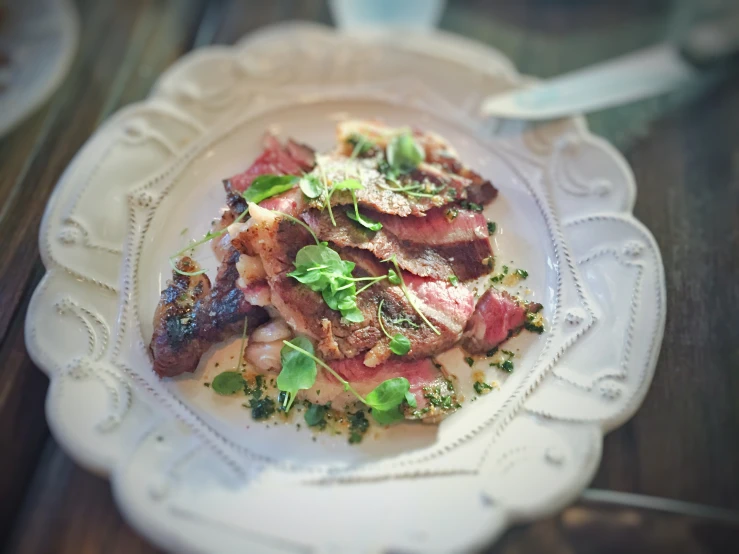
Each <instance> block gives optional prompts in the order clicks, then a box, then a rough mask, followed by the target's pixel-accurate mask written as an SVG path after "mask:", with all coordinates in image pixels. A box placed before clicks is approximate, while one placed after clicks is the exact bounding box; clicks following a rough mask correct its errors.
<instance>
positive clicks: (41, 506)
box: [7, 438, 160, 554]
mask: <svg viewBox="0 0 739 554" xmlns="http://www.w3.org/2000/svg"><path fill="white" fill-rule="evenodd" d="M19 512H20V515H19V518H18V524H17V526H16V533H15V534H14V535H13V536H12V537H11V538H10V540H9V542H8V543H7V552H8V553H17V554H23V553H27V554H44V553H47V552H48V553H50V554H51V553H54V554H99V553H105V554H129V553H140V554H148V553H156V552H160V551H159V550H157V549H156V548H154V547H153V546H152V545H151V544H149V543H148V542H147V541H146V540H145V539H144V538H143V537H141V536H140V535H139V534H138V533H136V532H135V531H134V530H133V529H131V527H130V526H129V525H128V524H127V523H126V522H125V521H124V520H123V518H122V517H121V515H120V513H119V512H118V510H117V508H116V507H115V504H114V502H113V495H112V493H111V491H110V483H108V481H107V480H106V479H103V478H101V477H97V476H95V475H92V474H90V473H88V472H86V471H85V470H83V469H81V468H80V467H78V466H77V465H75V463H74V462H73V461H72V460H71V459H70V458H69V457H68V456H67V455H66V454H65V453H64V452H63V451H62V450H61V448H60V447H59V445H58V444H56V442H55V441H54V440H53V439H52V438H50V439H49V440H48V442H47V443H46V447H45V449H44V453H43V457H42V460H41V463H40V465H39V471H38V472H37V474H36V479H35V480H34V482H33V484H32V486H31V489H30V491H29V493H28V495H27V498H26V501H25V503H24V504H23V505H22V506H20V509H19Z"/></svg>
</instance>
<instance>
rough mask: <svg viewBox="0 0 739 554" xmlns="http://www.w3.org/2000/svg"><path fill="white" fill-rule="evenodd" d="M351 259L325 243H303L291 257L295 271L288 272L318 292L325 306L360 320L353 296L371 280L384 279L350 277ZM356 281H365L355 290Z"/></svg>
mask: <svg viewBox="0 0 739 554" xmlns="http://www.w3.org/2000/svg"><path fill="white" fill-rule="evenodd" d="M354 265H355V264H354V262H350V261H347V260H342V259H341V256H339V253H338V252H336V251H335V250H332V249H331V248H329V247H328V246H326V245H325V244H318V245H310V246H304V247H303V248H301V249H300V250H299V251H298V254H297V256H295V270H294V271H291V272H290V273H288V276H289V277H292V278H293V279H295V280H296V281H298V282H300V283H302V284H304V285H305V286H307V287H308V288H309V289H311V290H312V291H314V292H320V293H321V295H322V297H323V300H324V302H326V305H327V306H328V307H329V308H331V309H332V310H336V311H339V312H341V315H342V317H344V319H346V320H347V321H350V322H352V323H359V322H362V321H364V315H362V312H361V311H360V310H359V308H358V307H357V296H358V295H359V294H361V293H362V292H363V291H364V290H366V289H367V288H369V287H371V286H372V285H374V284H375V283H377V282H379V281H382V280H383V279H386V278H387V275H382V276H379V277H360V278H356V277H354V276H352V271H353V270H354ZM359 281H368V284H367V285H365V286H364V287H362V288H361V289H360V290H359V291H357V287H356V284H355V283H357V282H359Z"/></svg>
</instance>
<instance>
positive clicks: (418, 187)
mask: <svg viewBox="0 0 739 554" xmlns="http://www.w3.org/2000/svg"><path fill="white" fill-rule="evenodd" d="M385 177H386V180H387V182H388V183H391V184H393V185H394V186H389V185H387V184H384V183H377V186H378V187H380V188H381V189H384V190H389V191H391V192H398V193H404V194H407V195H408V196H416V197H419V198H434V197H436V196H438V195H439V193H440V192H441V191H443V190H444V188H445V187H444V186H441V187H434V186H433V185H431V184H430V183H428V182H426V183H419V182H418V181H413V182H412V183H411V184H410V185H406V186H401V184H400V183H398V182H397V181H396V180H395V178H394V177H393V175H392V174H391V175H385ZM421 191H423V192H421ZM455 217H456V216H455Z"/></svg>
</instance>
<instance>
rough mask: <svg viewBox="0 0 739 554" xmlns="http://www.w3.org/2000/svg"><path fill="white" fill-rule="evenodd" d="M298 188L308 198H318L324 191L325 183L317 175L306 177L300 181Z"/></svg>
mask: <svg viewBox="0 0 739 554" xmlns="http://www.w3.org/2000/svg"><path fill="white" fill-rule="evenodd" d="M298 186H299V187H300V190H301V191H303V194H305V195H306V196H307V197H308V198H318V197H319V196H321V194H323V190H324V188H323V183H321V181H320V179H318V177H316V176H315V175H306V176H305V177H303V178H302V179H300V181H298Z"/></svg>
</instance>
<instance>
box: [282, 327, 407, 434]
mask: <svg viewBox="0 0 739 554" xmlns="http://www.w3.org/2000/svg"><path fill="white" fill-rule="evenodd" d="M298 339H301V340H300V341H299V340H298ZM299 343H300V344H299ZM282 344H283V345H284V347H283V349H282V352H281V353H280V357H281V359H282V363H283V365H282V371H281V372H280V375H279V376H278V378H277V386H278V388H279V389H280V390H284V391H286V392H289V393H290V395H291V396H292V397H293V398H294V393H292V392H290V391H288V390H286V388H283V387H282V386H281V385H280V377H282V374H283V373H284V372H285V361H286V352H287V350H291V351H293V354H294V355H293V356H291V357H289V358H287V360H291V363H293V364H295V365H294V366H291V371H290V376H289V380H293V376H295V375H298V374H301V375H303V376H302V377H300V380H301V382H302V384H307V383H308V381H310V377H311V375H312V382H311V385H310V386H308V387H304V386H301V387H299V388H310V387H311V386H313V384H312V383H314V382H315V378H316V373H315V370H316V364H317V365H320V366H321V367H322V368H323V369H325V370H326V371H328V372H329V373H330V374H331V375H333V376H334V378H335V379H336V380H337V381H339V383H341V384H342V385H343V386H344V390H346V391H349V392H351V393H352V394H353V395H354V396H356V397H357V399H358V400H359V401H360V402H362V403H363V404H366V405H367V406H369V407H370V408H372V413H373V414H374V412H375V411H377V412H378V415H377V416H375V419H376V420H377V421H378V423H381V424H383V425H387V424H388V423H392V422H394V421H398V419H402V417H403V416H402V414H401V413H400V404H401V403H402V402H403V401H404V400H406V401H407V402H408V403H409V404H410V400H408V397H407V394H406V393H408V391H409V390H410V383H409V382H408V379H406V378H405V377H394V378H392V379H387V380H386V381H383V382H382V383H380V384H379V385H377V387H375V388H374V389H373V390H372V391H371V392H370V393H369V394H368V395H367V397H366V398H365V397H363V396H362V395H361V394H359V393H358V392H357V391H356V389H355V388H354V387H352V385H351V383H349V381H347V380H346V379H344V378H343V377H342V376H341V375H339V374H338V373H337V372H336V371H335V370H334V369H333V368H332V367H331V366H330V365H328V364H327V363H326V362H324V361H323V360H321V359H320V358H317V357H316V356H315V354H314V351H313V345H312V344H311V343H310V341H309V340H308V339H306V338H305V337H296V338H295V339H293V340H292V341H286V340H284V341H282ZM306 360H309V361H310V362H312V363H308V362H307V361H306ZM311 368H312V371H311ZM290 384H291V385H294V384H295V383H290ZM293 388H294V387H293ZM297 390H298V389H295V391H296V392H297ZM413 401H414V402H415V398H414V399H413ZM291 405H292V401H290V403H289V404H288V405H287V407H286V409H285V411H288V410H289V409H290V406H291ZM355 415H356V414H355ZM357 417H359V416H357ZM362 417H364V416H362ZM350 419H351V418H350ZM352 425H353V424H352ZM365 430H366V429H365ZM360 440H361V436H360ZM350 442H351V439H350Z"/></svg>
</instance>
